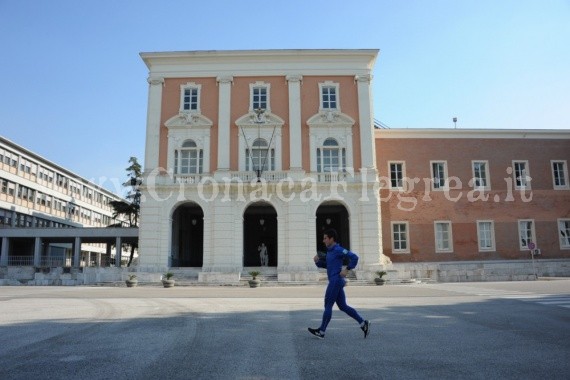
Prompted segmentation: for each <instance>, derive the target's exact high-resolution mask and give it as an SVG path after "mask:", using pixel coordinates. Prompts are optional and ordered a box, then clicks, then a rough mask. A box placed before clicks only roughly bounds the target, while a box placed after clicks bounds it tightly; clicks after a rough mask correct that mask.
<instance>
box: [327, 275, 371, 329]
mask: <svg viewBox="0 0 570 380" xmlns="http://www.w3.org/2000/svg"><path fill="white" fill-rule="evenodd" d="M344 284H345V281H344V279H343V278H342V277H339V278H338V279H334V280H331V281H329V284H328V286H327V290H326V292H325V311H324V312H323V321H322V323H321V327H319V330H321V331H322V332H325V330H326V329H327V326H328V324H329V322H330V321H331V318H332V308H333V306H334V304H335V303H336V304H337V306H338V308H339V309H340V310H341V311H344V312H345V313H346V314H348V315H349V316H350V317H352V318H353V319H354V320H356V322H358V323H359V324H361V323H362V322H364V319H362V317H361V316H360V315H359V314H358V312H357V311H356V310H354V309H353V308H352V307H350V306H348V305H347V304H346V295H345V294H344Z"/></svg>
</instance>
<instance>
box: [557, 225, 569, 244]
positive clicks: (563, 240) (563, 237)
mask: <svg viewBox="0 0 570 380" xmlns="http://www.w3.org/2000/svg"><path fill="white" fill-rule="evenodd" d="M558 230H559V231H560V249H570V219H558Z"/></svg>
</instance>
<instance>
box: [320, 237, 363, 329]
mask: <svg viewBox="0 0 570 380" xmlns="http://www.w3.org/2000/svg"><path fill="white" fill-rule="evenodd" d="M336 240H337V233H336V231H335V230H334V229H332V228H331V229H328V230H326V231H325V232H324V233H323V243H325V246H326V247H327V255H326V258H324V257H323V258H319V256H318V255H316V256H315V257H313V260H314V261H315V264H316V265H317V267H319V268H326V269H327V276H328V279H329V284H328V285H327V290H326V292H325V311H324V312H323V321H322V322H321V326H320V327H319V328H317V329H312V328H310V327H309V332H310V333H311V334H313V335H314V336H316V337H317V338H319V339H323V338H324V337H325V331H326V329H327V325H328V324H329V322H330V320H331V317H332V308H333V305H334V304H335V302H336V304H337V306H338V308H339V309H340V310H342V311H344V312H345V313H346V314H348V315H349V316H350V317H352V318H353V319H354V320H355V321H356V322H358V324H359V325H360V328H361V329H362V331H363V332H364V338H366V337H367V336H368V332H369V331H370V322H369V321H367V320H364V319H363V318H362V317H361V316H360V314H358V312H357V311H356V310H354V309H353V308H352V307H350V306H348V305H347V304H346V296H345V294H344V286H345V285H346V280H345V277H346V275H347V274H348V271H349V270H351V269H354V267H356V264H357V263H358V256H357V255H356V254H355V253H354V252H351V251H349V250H348V249H345V248H343V247H341V246H340V245H339V244H338V243H337V242H336ZM344 258H348V260H349V262H348V265H347V266H346V268H345V269H343V268H342V266H343V261H344Z"/></svg>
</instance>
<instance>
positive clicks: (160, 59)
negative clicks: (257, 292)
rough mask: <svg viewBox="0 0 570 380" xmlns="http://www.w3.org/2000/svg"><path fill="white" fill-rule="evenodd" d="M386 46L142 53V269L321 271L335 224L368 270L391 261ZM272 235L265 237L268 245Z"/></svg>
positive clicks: (307, 274)
mask: <svg viewBox="0 0 570 380" xmlns="http://www.w3.org/2000/svg"><path fill="white" fill-rule="evenodd" d="M376 55H377V50H294V51H289V50H275V51H271V50H270V51H230V52H219V51H213V52H182V53H143V54H141V56H142V58H143V60H144V62H145V63H146V65H147V67H148V68H149V79H148V81H149V85H150V88H149V105H148V119H147V138H146V154H145V174H144V175H145V182H144V186H143V188H142V189H143V194H144V198H145V199H144V201H143V206H142V210H141V226H140V252H141V270H143V271H144V270H149V271H153V270H161V269H162V268H166V267H172V266H174V267H186V268H194V269H195V270H196V271H197V272H198V273H197V274H198V277H199V279H200V281H206V282H209V281H234V280H236V279H239V276H240V274H241V273H242V272H244V271H245V272H247V270H248V268H251V267H260V266H261V262H262V259H261V258H260V252H261V251H262V250H263V251H264V252H265V251H267V254H268V260H267V265H264V266H263V268H262V270H263V271H264V273H266V274H268V273H269V274H271V273H272V274H275V275H277V278H278V279H279V280H303V279H311V278H315V276H317V273H316V271H315V270H314V264H313V263H312V256H313V255H314V254H315V253H316V252H317V251H318V250H323V249H324V247H323V246H322V245H321V240H322V231H323V230H324V229H325V228H326V227H329V226H330V227H336V228H337V229H338V230H339V232H340V234H341V242H342V243H343V244H344V245H345V246H347V247H349V248H350V249H352V250H354V251H356V252H359V254H360V257H361V261H360V266H359V268H360V269H361V270H366V271H371V270H373V269H374V268H375V267H379V265H380V264H381V263H382V262H383V261H384V260H385V258H384V257H383V255H382V247H381V239H380V219H381V218H380V204H379V194H378V193H377V192H375V191H374V188H375V187H377V180H378V179H377V173H376V157H375V150H374V134H373V127H372V125H373V116H372V109H371V89H370V81H371V70H372V67H373V65H374V62H375V59H376ZM262 244H263V246H264V247H266V248H265V249H263V248H262Z"/></svg>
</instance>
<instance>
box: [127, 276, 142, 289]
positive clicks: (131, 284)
mask: <svg viewBox="0 0 570 380" xmlns="http://www.w3.org/2000/svg"><path fill="white" fill-rule="evenodd" d="M125 284H127V288H134V287H136V286H137V285H138V284H139V280H137V279H136V278H135V279H132V280H125Z"/></svg>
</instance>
